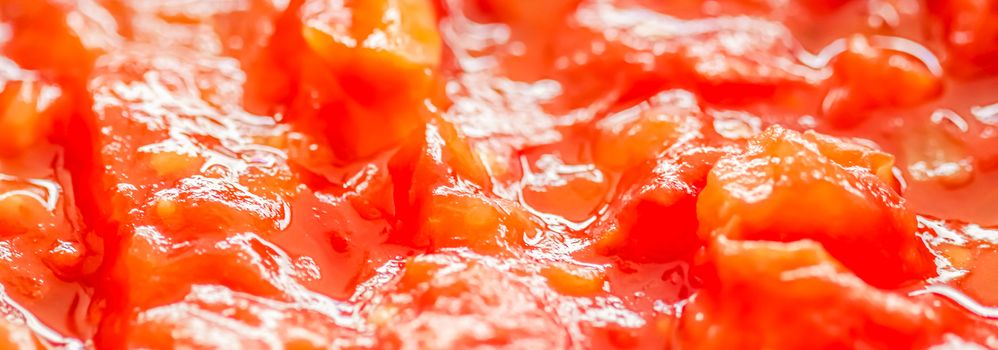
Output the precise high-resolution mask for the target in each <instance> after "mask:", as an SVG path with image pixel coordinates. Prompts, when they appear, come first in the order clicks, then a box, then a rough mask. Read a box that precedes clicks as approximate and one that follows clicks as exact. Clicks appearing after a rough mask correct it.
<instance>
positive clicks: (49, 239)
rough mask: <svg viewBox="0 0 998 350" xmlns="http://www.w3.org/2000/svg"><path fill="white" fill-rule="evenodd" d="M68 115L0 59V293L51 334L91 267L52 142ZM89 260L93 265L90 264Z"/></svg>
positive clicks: (36, 82) (59, 102)
mask: <svg viewBox="0 0 998 350" xmlns="http://www.w3.org/2000/svg"><path fill="white" fill-rule="evenodd" d="M69 112H70V110H69V108H68V106H67V98H66V96H64V95H63V92H62V90H61V89H60V88H59V87H57V86H56V85H54V84H52V83H49V82H46V81H42V80H41V79H40V78H39V76H38V74H35V72H29V71H24V70H21V69H20V67H18V66H17V65H16V64H14V63H13V62H11V61H9V60H7V59H6V58H3V57H2V56H0V130H3V131H4V132H5V134H4V135H3V136H2V137H0V262H2V264H0V282H2V283H3V293H5V294H6V295H7V296H9V297H10V298H11V299H12V300H14V301H15V302H17V303H19V304H20V305H21V306H22V307H24V308H25V309H26V310H27V311H28V312H31V313H33V314H34V317H37V318H38V319H39V320H41V321H42V322H46V323H48V324H51V326H52V327H53V328H54V329H57V330H58V331H59V332H79V333H78V335H81V336H82V335H86V334H87V333H89V332H90V331H91V329H90V327H89V325H86V324H79V325H75V326H76V329H69V328H70V327H73V326H70V325H67V323H68V322H69V321H68V320H67V315H71V314H72V313H73V312H75V310H71V309H72V308H73V307H74V306H73V305H74V303H76V302H77V300H76V299H77V298H80V297H81V296H83V295H84V289H83V287H82V286H81V284H80V281H81V280H82V279H83V278H84V277H83V276H84V275H86V274H87V273H88V272H90V270H92V269H93V267H94V266H93V265H94V264H95V263H96V261H95V259H93V258H94V257H93V256H91V253H92V252H91V246H90V245H89V244H88V243H86V242H85V241H86V240H87V237H85V236H84V233H85V232H86V231H85V228H83V227H82V220H81V218H80V215H79V212H78V211H77V208H76V207H75V206H74V205H73V198H72V195H71V194H72V189H71V188H68V186H70V185H71V184H70V180H69V179H68V177H67V176H66V171H65V169H63V168H62V165H61V162H62V161H63V158H62V156H61V155H60V154H59V153H58V152H59V151H58V150H57V147H56V146H55V145H54V144H53V143H52V141H53V139H56V138H57V135H56V134H58V133H57V132H56V130H54V129H56V124H57V123H58V124H62V123H64V122H65V119H66V118H67V117H68V113H69ZM96 260H99V258H98V259H96Z"/></svg>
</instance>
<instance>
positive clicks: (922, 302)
mask: <svg viewBox="0 0 998 350" xmlns="http://www.w3.org/2000/svg"><path fill="white" fill-rule="evenodd" d="M708 259H709V262H708V265H709V268H708V271H710V272H708V273H707V277H706V278H705V280H706V281H705V285H704V288H703V289H702V290H701V291H700V292H699V293H698V294H697V295H695V296H694V297H693V298H692V299H691V301H690V303H689V304H688V305H687V306H686V308H685V310H684V311H683V316H682V319H681V320H680V326H679V333H678V336H679V344H681V346H682V347H683V348H684V349H728V348H732V347H744V346H747V347H752V348H768V349H799V348H855V347H863V348H884V349H908V348H926V347H931V346H933V345H938V344H942V343H949V342H954V339H952V338H956V339H959V341H958V342H957V343H959V342H970V343H977V344H981V346H987V345H985V344H988V343H987V342H988V340H987V338H988V337H989V336H991V335H993V334H994V332H995V331H996V330H998V328H996V327H998V325H995V324H994V323H992V322H989V321H984V320H981V319H975V318H974V317H973V316H969V315H967V314H966V313H964V312H963V311H962V310H959V309H958V308H957V307H955V306H954V305H952V304H949V303H948V302H947V301H943V300H940V299H939V298H935V297H929V298H927V299H914V298H911V297H907V296H905V295H904V294H901V293H895V292H889V291H883V290H879V289H876V288H874V287H871V286H869V285H867V284H866V283H865V282H863V281H862V280H861V279H860V278H858V277H856V276H855V275H853V274H852V273H851V272H849V271H848V270H847V269H845V268H844V267H843V266H842V265H841V264H840V263H839V262H838V261H836V260H835V259H834V258H833V257H832V256H831V255H830V254H829V253H827V252H826V251H825V250H824V249H823V248H822V247H821V245H820V244H818V243H816V242H813V241H809V240H804V241H797V242H792V243H778V242H759V241H730V240H727V239H725V238H720V239H719V240H717V241H714V242H712V246H711V248H710V253H709V258H708Z"/></svg>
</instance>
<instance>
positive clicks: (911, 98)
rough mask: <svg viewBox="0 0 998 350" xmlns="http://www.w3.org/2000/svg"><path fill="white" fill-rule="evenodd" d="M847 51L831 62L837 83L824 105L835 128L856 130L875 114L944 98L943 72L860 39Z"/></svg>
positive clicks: (851, 41) (850, 43) (851, 40)
mask: <svg viewBox="0 0 998 350" xmlns="http://www.w3.org/2000/svg"><path fill="white" fill-rule="evenodd" d="M846 47H847V48H846V51H845V52H842V53H841V54H839V55H838V56H837V57H835V59H833V60H832V63H831V64H832V67H833V68H834V70H835V75H834V76H833V78H832V80H833V81H834V82H833V83H832V84H833V85H832V87H831V89H830V90H829V91H828V93H827V95H826V96H825V99H824V101H823V102H822V112H823V114H824V116H825V117H826V118H827V120H828V121H829V122H830V123H831V124H832V125H835V126H839V127H849V126H853V125H855V124H858V123H859V122H861V121H863V120H864V119H865V117H866V116H867V115H869V113H870V112H872V111H875V110H878V109H883V108H899V107H913V106H917V105H919V104H922V103H926V102H928V101H930V100H932V99H933V98H936V97H938V96H939V95H941V94H942V90H943V84H942V77H941V76H940V74H942V72H938V71H936V72H933V71H931V70H930V69H929V67H927V66H926V64H925V63H924V62H921V61H919V60H917V59H916V58H914V57H913V56H910V55H908V54H906V53H903V52H897V51H892V50H889V49H883V48H875V47H873V46H872V44H871V43H870V41H869V39H867V38H865V37H863V36H858V35H857V36H853V37H850V38H849V39H848V40H847V43H846Z"/></svg>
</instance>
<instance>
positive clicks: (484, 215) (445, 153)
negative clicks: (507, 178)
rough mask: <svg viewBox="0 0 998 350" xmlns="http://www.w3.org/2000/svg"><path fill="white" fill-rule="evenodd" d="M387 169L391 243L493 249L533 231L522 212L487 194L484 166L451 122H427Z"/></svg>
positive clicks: (517, 239) (436, 247) (533, 226)
mask: <svg viewBox="0 0 998 350" xmlns="http://www.w3.org/2000/svg"><path fill="white" fill-rule="evenodd" d="M390 166H391V168H390V169H391V172H392V179H393V180H394V182H395V184H396V187H395V205H396V212H397V214H398V219H399V230H398V231H396V232H395V233H394V234H393V236H392V240H394V241H397V242H400V243H405V244H409V245H413V246H416V247H429V248H431V249H438V248H443V247H455V246H468V247H473V248H480V249H488V250H493V249H496V248H501V247H504V246H506V245H508V244H510V243H514V244H515V243H516V242H522V239H523V235H525V234H526V235H533V234H534V231H535V230H536V224H535V223H534V222H533V221H532V219H531V218H530V217H529V215H527V213H526V212H525V211H524V210H523V209H522V208H520V207H519V206H518V205H516V204H515V203H513V202H510V201H507V200H503V199H500V198H497V197H495V196H494V195H493V194H491V191H490V190H491V188H492V183H491V180H489V177H488V173H487V172H486V170H485V167H484V166H483V165H482V163H481V161H480V160H479V159H478V157H477V156H476V155H475V153H473V152H471V149H470V148H469V147H468V145H467V143H465V141H464V139H463V138H462V137H460V136H459V135H458V133H457V131H456V130H455V129H454V127H453V126H452V125H451V124H450V123H447V122H445V121H442V120H439V119H435V120H433V121H431V122H430V123H429V124H427V125H426V128H425V130H424V131H423V132H422V133H417V134H416V135H413V138H412V139H411V140H409V141H408V143H407V144H406V145H405V146H403V148H402V149H401V150H400V151H399V153H398V154H396V155H395V157H394V158H393V159H392V161H391V163H390Z"/></svg>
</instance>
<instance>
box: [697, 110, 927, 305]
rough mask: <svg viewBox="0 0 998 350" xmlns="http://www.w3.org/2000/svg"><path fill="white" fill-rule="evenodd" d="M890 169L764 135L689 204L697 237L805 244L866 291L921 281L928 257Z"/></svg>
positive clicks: (825, 142) (817, 142) (817, 144)
mask: <svg viewBox="0 0 998 350" xmlns="http://www.w3.org/2000/svg"><path fill="white" fill-rule="evenodd" d="M892 164H893V157H891V156H890V155H888V154H885V153H882V152H880V151H878V150H876V149H873V148H868V147H864V146H860V145H856V144H853V143H850V142H848V141H846V140H840V139H836V138H833V137H829V136H824V135H821V134H818V133H815V132H813V131H808V132H805V133H803V134H802V133H799V132H796V131H791V130H786V129H783V128H781V127H778V126H774V127H770V128H769V129H768V130H766V131H765V132H764V133H763V134H761V135H759V136H758V137H756V138H755V139H753V141H752V142H751V143H750V144H749V147H748V150H747V151H746V152H745V153H743V154H739V155H734V156H727V157H723V158H722V159H721V160H720V161H718V163H717V165H716V166H715V167H714V169H713V170H711V173H710V176H709V177H708V180H707V185H706V187H705V188H704V190H703V192H702V193H701V195H700V198H699V201H698V202H697V215H698V217H699V219H700V224H701V227H700V234H701V236H703V237H705V238H706V237H711V236H726V237H729V238H732V239H743V240H770V241H784V242H790V241H796V240H800V239H812V240H815V241H817V242H819V243H821V244H822V245H823V246H824V247H825V249H827V250H828V252H829V253H831V254H832V256H834V257H835V258H836V259H838V260H840V261H842V263H843V264H845V265H846V266H847V267H849V268H850V269H851V270H853V271H855V272H856V274H857V275H859V276H860V277H861V278H863V279H864V280H865V281H867V282H868V283H870V284H873V285H875V286H884V287H889V286H896V285H898V284H901V283H905V282H910V281H913V280H918V279H921V278H924V277H928V276H929V275H930V274H931V273H932V272H933V271H934V265H933V263H932V256H931V255H930V254H929V253H928V251H927V250H926V247H925V245H924V244H923V243H922V242H921V240H920V239H919V238H918V237H917V236H916V235H915V218H914V216H913V215H912V214H911V213H910V212H908V211H907V210H906V209H905V202H904V199H902V198H901V197H900V195H898V193H897V192H896V190H895V188H894V186H893V185H892V184H891V183H890V182H888V181H892V180H893V177H892V176H891V175H890V170H889V169H891V167H892Z"/></svg>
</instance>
